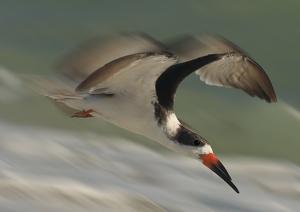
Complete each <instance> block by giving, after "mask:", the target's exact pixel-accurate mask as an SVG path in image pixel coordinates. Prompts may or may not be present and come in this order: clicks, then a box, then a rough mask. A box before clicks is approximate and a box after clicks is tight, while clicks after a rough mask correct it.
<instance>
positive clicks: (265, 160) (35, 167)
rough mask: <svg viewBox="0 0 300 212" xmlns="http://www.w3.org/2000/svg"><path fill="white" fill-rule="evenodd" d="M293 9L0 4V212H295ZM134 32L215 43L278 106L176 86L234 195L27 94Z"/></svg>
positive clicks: (167, 157) (180, 163)
mask: <svg viewBox="0 0 300 212" xmlns="http://www.w3.org/2000/svg"><path fill="white" fill-rule="evenodd" d="M299 10H300V2H298V1H296V0H295V1H284V2H283V1H233V0H231V1H221V0H219V1H191V0H188V1H157V0H153V1H75V0H73V1H57V0H53V1H36V0H27V1H13V0H12V1H1V6H0V29H1V33H0V47H1V48H0V65H1V66H2V68H1V70H0V88H1V89H0V125H1V128H0V131H1V134H0V152H1V154H0V158H1V160H0V166H1V169H0V202H1V204H0V209H1V211H41V209H43V210H42V211H191V210H199V211H298V210H299V207H300V204H299V196H300V195H299V194H300V183H299V180H300V172H299V164H300V154H299V148H300V144H299V140H300V133H299V130H300V98H299V91H300V83H299V79H300V72H299V71H298V68H299V67H300V64H299V63H300V62H299V59H298V57H299V53H298V49H299V47H300V45H299V42H298V40H299V37H300V26H299V23H300V15H299ZM129 31H140V32H144V33H146V34H148V35H150V36H152V37H153V38H155V39H156V40H157V41H158V42H162V43H164V44H171V43H172V42H175V41H176V40H177V39H180V37H182V36H185V35H193V34H198V33H203V32H209V33H215V34H218V35H221V36H223V37H225V38H226V39H228V40H230V41H231V42H233V43H234V44H236V45H237V46H239V47H240V48H242V49H243V50H245V51H246V52H247V53H248V54H249V55H250V56H251V57H252V58H253V59H254V60H255V61H257V62H258V63H259V64H260V65H261V66H262V67H263V68H264V70H265V71H266V72H267V74H268V76H269V78H270V80H271V81H272V83H273V86H274V88H275V91H276V93H277V97H278V103H276V104H268V103H266V102H264V101H261V100H260V99H258V98H251V97H249V96H247V95H246V94H244V93H243V92H242V91H238V90H235V89H224V88H218V87H212V86H207V85H205V83H203V82H201V81H200V80H199V78H198V77H196V76H195V75H194V74H192V75H191V76H189V77H188V78H187V79H186V80H185V81H183V83H182V84H181V85H180V87H179V89H178V92H177V95H176V102H175V109H176V113H177V115H178V116H179V117H180V118H181V119H183V120H184V121H185V122H187V123H189V124H190V125H191V126H193V127H194V128H196V129H197V130H198V131H199V133H200V134H201V135H202V136H203V137H204V138H206V139H207V140H208V141H209V142H210V144H211V145H212V147H213V149H214V153H215V154H216V155H217V156H218V158H220V160H221V161H222V162H223V164H224V165H225V167H226V168H227V170H228V171H229V173H230V174H231V176H232V178H233V180H234V182H235V184H236V185H237V187H238V188H239V189H240V191H241V194H239V195H237V194H235V193H233V191H231V188H230V187H228V186H227V185H226V184H225V183H224V182H222V181H221V180H219V179H218V178H214V177H212V176H214V175H213V173H210V172H209V170H206V168H205V167H204V166H202V165H201V164H199V163H198V162H197V161H193V160H191V159H187V158H184V157H182V156H180V155H177V154H176V153H173V152H171V151H169V150H167V149H166V148H164V147H162V146H160V145H159V144H157V143H156V142H153V141H151V140H149V139H147V138H144V137H141V136H139V135H135V134H133V133H130V132H127V131H125V130H123V129H120V128H117V127H115V126H113V125H111V124H110V123H108V122H105V121H103V120H101V119H97V118H95V119H71V118H70V117H69V116H67V115H65V114H64V113H62V112H61V111H59V110H58V109H57V108H56V107H55V106H54V105H53V104H51V103H50V101H49V100H48V99H46V98H44V97H43V96H41V95H39V94H37V93H35V92H33V91H31V90H30V89H28V83H27V84H26V83H24V77H25V78H26V77H27V76H29V75H30V76H32V75H47V76H53V72H54V71H55V67H56V66H55V64H57V61H59V60H60V59H61V58H62V57H63V56H64V55H66V54H67V53H69V52H70V51H71V50H72V49H74V48H76V47H77V46H78V45H79V44H82V43H84V42H86V41H87V40H90V39H92V38H95V37H98V36H110V35H111V34H113V33H116V32H129Z"/></svg>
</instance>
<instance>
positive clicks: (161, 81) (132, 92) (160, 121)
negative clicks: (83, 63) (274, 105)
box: [47, 52, 276, 192]
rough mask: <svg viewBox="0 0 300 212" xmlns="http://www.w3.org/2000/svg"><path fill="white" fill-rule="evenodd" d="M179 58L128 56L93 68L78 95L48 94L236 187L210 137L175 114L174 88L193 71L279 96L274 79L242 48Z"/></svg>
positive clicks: (264, 96) (210, 81) (262, 95)
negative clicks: (156, 144)
mask: <svg viewBox="0 0 300 212" xmlns="http://www.w3.org/2000/svg"><path fill="white" fill-rule="evenodd" d="M177 62H178V57H177V56H176V55H174V54H171V53H167V52H146V53H138V54H133V55H129V56H125V57H122V58H119V59H117V60H114V61H112V62H110V63H108V64H106V65H105V66H103V67H101V68H99V69H98V70H96V71H95V72H93V73H92V74H91V75H90V76H89V77H87V78H86V79H85V80H84V81H83V82H81V83H80V84H79V86H78V87H77V88H76V90H75V94H74V95H47V96H48V97H49V98H51V99H55V100H57V101H58V102H63V103H64V104H66V105H67V106H69V107H71V108H74V109H76V110H79V111H81V112H79V113H78V114H75V115H74V116H75V117H93V116H97V117H100V118H103V119H105V120H107V121H109V122H111V123H113V124H115V125H117V126H119V127H122V128H124V129H126V130H129V131H131V132H134V133H137V134H140V135H143V136H146V137H148V138H151V139H153V140H155V141H157V142H159V143H160V144H162V145H163V146H165V147H167V148H169V149H171V150H173V151H175V152H178V153H179V154H182V155H184V156H187V157H190V158H193V159H197V160H200V161H202V162H203V164H204V165H206V166H207V167H208V168H210V169H211V170H213V171H214V172H215V173H216V174H218V175H219V176H220V177H221V178H222V179H223V180H225V181H226V182H227V183H228V184H229V185H230V186H231V187H232V188H233V189H234V190H235V191H236V192H238V189H237V188H236V187H235V185H234V184H233V183H232V182H231V178H230V176H229V174H228V172H227V171H226V169H225V168H224V166H223V165H222V164H221V162H220V161H219V160H218V159H217V158H216V157H215V156H214V155H213V152H212V149H211V146H210V145H209V144H208V142H207V141H206V140H205V139H204V138H202V137H201V136H200V135H198V134H197V133H196V132H194V131H193V130H191V129H190V127H189V126H188V125H186V124H185V123H184V122H182V121H181V120H179V119H178V118H177V116H176V115H175V112H174V109H173V104H174V99H175V94H176V90H177V87H178V85H179V84H180V82H181V81H182V80H183V79H184V78H185V77H186V76H188V75H189V74H191V73H193V72H195V73H196V74H198V75H200V79H201V80H203V81H205V82H206V83H207V84H210V85H217V86H224V87H234V88H239V89H242V90H244V91H245V92H246V93H248V94H249V95H250V96H258V97H259V98H262V99H265V100H266V101H267V102H271V101H274V102H276V95H275V92H274V89H273V87H272V85H271V82H270V80H269V79H268V77H267V75H266V74H265V72H264V71H263V69H262V68H261V67H260V66H259V65H258V64H257V63H255V62H254V61H253V60H251V59H250V58H249V57H247V56H245V55H242V54H238V53H226V54H212V55H207V56H204V57H200V58H197V59H194V60H191V61H187V62H184V63H178V64H176V63H177Z"/></svg>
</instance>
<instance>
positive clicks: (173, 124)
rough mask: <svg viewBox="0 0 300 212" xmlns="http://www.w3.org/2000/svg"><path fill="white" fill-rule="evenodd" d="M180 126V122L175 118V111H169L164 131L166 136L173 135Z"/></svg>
mask: <svg viewBox="0 0 300 212" xmlns="http://www.w3.org/2000/svg"><path fill="white" fill-rule="evenodd" d="M179 128H180V122H179V120H178V119H177V117H176V115H175V113H170V114H168V116H167V119H166V126H165V131H166V133H167V136H168V137H174V136H175V135H176V133H177V131H178V129H179Z"/></svg>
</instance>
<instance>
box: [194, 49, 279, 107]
mask: <svg viewBox="0 0 300 212" xmlns="http://www.w3.org/2000/svg"><path fill="white" fill-rule="evenodd" d="M196 74H198V75H199V76H200V79H201V80H202V81H204V82H205V83H206V84H208V85H216V86H221V87H227V88H231V87H232V88H237V89H241V90H243V91H244V92H246V93H247V94H249V95H250V96H252V97H253V96H257V97H259V98H260V99H264V100H266V101H267V102H269V103H270V102H271V101H273V102H276V101H277V99H276V95H275V92H274V89H273V86H272V84H271V81H270V80H269V78H268V76H267V74H266V73H265V72H264V70H263V69H262V67H260V65H258V64H257V63H256V62H255V61H254V60H252V59H251V58H249V57H247V56H245V55H242V54H238V53H228V54H223V55H220V59H219V60H217V61H214V62H213V63H210V64H207V65H206V66H203V67H202V68H200V69H198V70H197V71H196Z"/></svg>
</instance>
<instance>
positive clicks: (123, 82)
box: [75, 52, 178, 95]
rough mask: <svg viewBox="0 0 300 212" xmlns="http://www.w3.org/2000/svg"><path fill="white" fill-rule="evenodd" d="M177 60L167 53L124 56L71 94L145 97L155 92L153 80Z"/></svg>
mask: <svg viewBox="0 0 300 212" xmlns="http://www.w3.org/2000/svg"><path fill="white" fill-rule="evenodd" d="M177 60H178V57H177V56H176V55H174V54H171V53H167V52H146V53H139V54H133V55H129V56H125V57H122V58H119V59H117V60H114V61H112V62H110V63H108V64H106V65H105V66H103V67H101V68H99V69H98V70H96V71H95V72H93V73H92V74H91V75H90V76H88V77H87V78H86V79H85V80H84V81H83V82H82V83H80V85H79V86H78V87H77V88H76V90H75V93H81V92H85V91H87V90H88V92H89V93H90V94H100V93H104V94H119V93H124V92H127V93H128V94H129V95H139V94H143V93H144V94H145V95H147V94H148V93H150V92H153V91H154V90H155V82H156V80H157V78H158V77H159V76H160V75H161V73H163V72H164V71H165V70H166V69H167V68H168V67H170V66H171V65H173V64H174V63H176V62H177ZM138 92H139V93H138Z"/></svg>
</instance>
